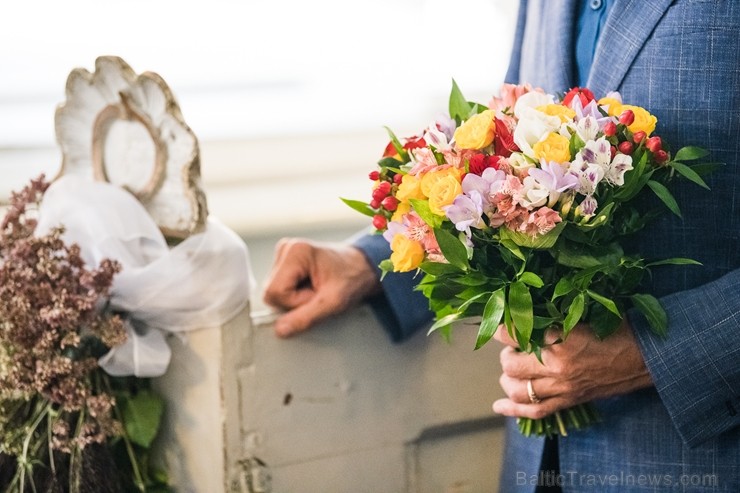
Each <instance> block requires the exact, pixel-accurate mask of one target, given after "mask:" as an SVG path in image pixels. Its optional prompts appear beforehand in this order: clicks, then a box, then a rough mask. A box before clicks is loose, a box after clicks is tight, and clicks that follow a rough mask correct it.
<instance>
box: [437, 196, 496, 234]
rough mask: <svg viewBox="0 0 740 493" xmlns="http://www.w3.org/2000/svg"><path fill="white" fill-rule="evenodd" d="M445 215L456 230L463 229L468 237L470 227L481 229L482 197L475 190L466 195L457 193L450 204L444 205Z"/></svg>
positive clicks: (483, 223)
mask: <svg viewBox="0 0 740 493" xmlns="http://www.w3.org/2000/svg"><path fill="white" fill-rule="evenodd" d="M445 213H446V214H447V217H448V218H449V219H450V221H452V222H453V223H454V224H455V228H456V229H457V230H458V231H464V232H465V234H466V235H467V236H468V237H470V235H471V233H470V228H471V227H472V228H476V229H481V228H484V227H485V225H486V224H485V222H483V218H482V215H483V198H482V196H481V194H480V193H479V192H478V191H477V190H471V191H470V193H469V194H468V195H458V196H457V197H456V198H455V200H454V201H453V202H452V204H451V205H448V206H446V207H445Z"/></svg>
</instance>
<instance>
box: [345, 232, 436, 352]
mask: <svg viewBox="0 0 740 493" xmlns="http://www.w3.org/2000/svg"><path fill="white" fill-rule="evenodd" d="M352 244H353V245H354V246H356V247H357V248H359V249H360V251H362V253H363V254H365V257H366V258H367V261H368V263H369V264H370V265H371V266H372V267H373V268H374V269H375V271H376V273H377V275H378V277H380V274H381V271H380V268H379V267H378V264H380V261H381V260H385V259H387V258H388V257H389V256H390V253H391V251H390V246H389V245H388V242H387V241H386V240H385V239H384V238H383V237H382V236H380V235H369V234H368V235H363V236H359V237H357V238H355V239H354V240H353V241H352ZM414 274H415V273H413V272H405V273H388V274H387V275H386V276H385V277H384V278H383V282H382V286H383V291H382V293H381V294H379V295H377V296H375V297H373V298H371V299H369V300H368V303H369V304H370V307H371V308H372V310H373V312H374V313H375V316H376V317H377V318H378V320H379V321H380V323H381V324H382V325H383V328H384V329H385V330H386V332H388V335H389V336H390V337H391V339H392V340H393V341H394V342H400V341H403V340H404V339H407V338H408V337H410V336H411V335H412V334H414V333H415V332H416V331H417V330H418V329H420V328H421V327H423V326H424V325H425V324H427V323H428V322H429V321H430V320H431V319H432V312H431V311H429V302H428V301H427V299H426V298H425V297H424V295H423V294H422V293H420V292H419V291H416V290H415V289H414V288H415V286H416V284H417V283H418V282H419V280H420V279H419V278H418V277H416V276H415V275H414Z"/></svg>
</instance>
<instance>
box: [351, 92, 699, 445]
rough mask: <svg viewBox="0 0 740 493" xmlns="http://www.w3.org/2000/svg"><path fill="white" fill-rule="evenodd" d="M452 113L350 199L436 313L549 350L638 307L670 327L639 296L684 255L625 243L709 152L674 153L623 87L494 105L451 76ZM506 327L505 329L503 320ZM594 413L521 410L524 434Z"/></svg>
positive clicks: (390, 262)
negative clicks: (639, 251) (368, 193)
mask: <svg viewBox="0 0 740 493" xmlns="http://www.w3.org/2000/svg"><path fill="white" fill-rule="evenodd" d="M449 115H450V116H449V117H444V118H440V119H438V120H437V121H435V122H432V123H431V124H430V125H429V126H428V127H427V128H426V129H425V130H424V131H423V132H422V133H421V134H420V135H418V136H413V137H409V138H407V139H404V142H401V141H400V140H399V139H398V138H397V137H396V136H395V135H394V134H393V132H390V131H389V133H390V136H391V142H390V143H389V145H388V147H387V148H386V150H385V153H384V155H383V158H382V159H381V160H380V161H379V163H378V166H379V168H378V169H377V170H375V171H373V172H371V173H370V178H371V179H372V180H374V182H375V185H374V188H373V191H372V200H371V201H370V202H369V203H365V202H362V201H356V200H345V202H346V203H347V204H348V205H349V206H351V207H353V208H354V209H356V210H358V211H359V212H362V213H364V214H367V215H369V216H371V217H372V218H373V225H374V226H375V228H376V229H377V230H378V232H380V233H382V234H383V236H384V237H385V238H386V239H387V240H388V242H389V243H390V246H391V251H392V253H391V256H390V259H387V260H385V261H383V262H382V263H381V266H380V267H381V269H382V270H383V271H384V272H387V271H396V272H406V271H414V270H418V271H421V272H423V278H422V279H421V282H420V283H419V286H418V289H420V290H421V291H422V292H423V293H424V295H425V296H426V297H427V298H429V302H430V307H431V309H432V310H433V311H434V313H435V315H436V322H435V323H434V325H432V327H431V329H430V332H432V331H434V330H437V329H439V330H441V331H443V332H444V333H445V334H449V331H450V330H451V326H452V324H453V323H454V322H456V321H459V320H463V319H471V318H473V319H476V320H479V321H480V325H479V329H478V336H477V341H476V349H478V348H480V347H481V346H483V345H484V344H485V343H486V342H488V341H489V340H490V339H491V337H492V336H493V334H494V332H495V331H496V330H497V329H498V330H507V331H508V332H509V334H510V335H511V337H512V338H514V339H515V340H516V341H517V342H518V343H519V346H520V349H521V350H522V351H527V352H531V353H534V354H535V355H537V357H538V358H540V352H541V350H542V348H543V347H545V345H546V344H545V331H546V330H547V329H558V330H559V331H560V333H561V334H562V335H561V338H560V339H559V340H558V341H557V343H561V342H563V341H565V339H566V338H567V336H568V333H569V332H570V331H571V330H572V329H573V327H574V326H575V325H576V324H577V323H579V322H584V323H587V324H589V326H590V327H591V328H592V329H593V331H594V333H595V334H596V336H597V337H599V338H605V337H607V336H608V335H609V334H611V333H612V332H614V331H615V330H616V329H617V328H618V327H619V325H620V322H621V321H622V316H623V315H622V314H623V313H624V312H625V311H626V310H627V309H629V308H632V307H634V308H636V309H637V310H639V311H640V312H642V313H643V314H644V315H645V317H646V318H647V320H648V322H649V323H650V326H651V327H652V329H653V330H654V331H655V332H656V333H658V334H665V332H666V329H667V325H668V322H667V317H666V314H665V311H664V310H663V309H662V307H661V305H660V303H659V302H658V300H657V299H655V298H654V297H653V296H651V295H650V294H647V293H640V292H639V289H640V285H641V282H642V280H643V278H644V276H646V275H648V274H649V270H650V268H652V267H656V266H659V265H664V264H696V262H695V261H693V260H690V259H683V258H672V259H650V260H648V259H643V258H640V257H639V255H633V254H628V253H625V251H624V249H623V246H622V243H623V240H624V239H626V238H628V237H629V236H630V235H633V234H635V233H636V232H638V231H640V230H641V229H642V228H644V227H645V225H646V224H647V223H648V222H649V221H650V220H652V219H654V218H655V217H656V216H657V215H658V214H659V213H660V212H662V211H657V210H654V209H650V208H648V207H649V206H648V202H647V201H646V200H645V196H646V195H647V194H650V193H652V194H654V195H655V196H657V198H658V199H660V201H661V202H662V204H664V205H665V206H666V207H667V208H668V209H669V210H670V211H671V212H673V213H674V214H677V215H679V216H680V209H679V206H678V204H677V203H676V201H675V199H674V198H673V196H672V194H671V192H670V191H669V186H670V182H671V181H672V180H673V179H675V178H684V179H688V180H690V181H692V182H694V183H696V184H697V185H699V186H701V187H703V188H707V185H706V184H705V183H704V181H703V180H702V178H701V176H700V175H701V174H702V173H703V172H705V171H707V170H708V169H709V168H708V167H706V166H703V165H694V166H689V165H687V164H685V163H686V162H691V161H695V160H696V159H699V158H702V157H704V156H706V154H707V153H706V152H705V151H704V150H702V149H700V148H697V147H685V148H683V149H681V150H679V151H678V152H676V153H675V155H673V156H671V154H670V153H669V152H668V150H667V149H665V148H664V146H663V143H662V141H661V139H660V137H658V136H656V135H653V132H654V130H655V127H656V123H657V119H656V118H655V116H653V115H651V114H650V113H649V112H648V111H647V110H646V109H644V108H640V107H637V106H633V105H629V104H625V103H624V102H623V101H622V100H621V96H620V95H619V94H618V93H611V94H608V95H606V97H603V98H601V99H598V100H597V99H596V98H595V97H594V95H593V94H592V93H591V92H590V91H589V90H588V89H581V88H575V89H572V90H571V91H569V92H568V93H567V94H566V95H565V96H564V97H563V98H562V99H559V98H556V97H555V96H554V95H550V94H546V93H544V92H543V91H541V90H538V89H533V88H532V87H530V86H528V85H522V86H513V85H508V84H505V85H504V87H503V89H502V93H501V96H500V97H495V98H493V100H492V101H491V102H490V104H489V105H488V106H483V105H481V104H478V103H471V102H468V101H467V100H466V99H465V98H464V97H463V95H462V93H461V92H460V90H459V89H458V87H457V85H456V84H454V82H453V89H452V93H451V95H450V103H449ZM500 326H501V328H499V327H500ZM595 419H596V416H595V414H594V412H593V409H591V407H590V406H588V405H580V406H576V407H575V408H571V409H568V410H566V411H564V412H562V413H556V414H555V415H553V416H550V417H548V418H545V419H543V420H531V419H521V420H520V429H521V431H522V433H524V434H527V435H529V434H532V433H534V434H537V435H542V434H546V435H551V434H557V433H560V434H563V435H565V434H567V429H568V428H569V427H575V428H580V427H582V426H585V425H587V424H589V423H590V422H592V421H594V420H595Z"/></svg>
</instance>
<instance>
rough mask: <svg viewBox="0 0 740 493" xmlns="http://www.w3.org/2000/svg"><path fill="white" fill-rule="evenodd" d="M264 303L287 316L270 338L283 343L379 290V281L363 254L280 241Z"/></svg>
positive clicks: (327, 245)
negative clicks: (272, 337)
mask: <svg viewBox="0 0 740 493" xmlns="http://www.w3.org/2000/svg"><path fill="white" fill-rule="evenodd" d="M275 250H276V251H275V262H274V264H273V267H272V272H271V274H270V276H269V278H268V281H267V287H266V289H265V294H264V300H265V302H266V303H267V304H269V305H272V306H274V307H277V308H282V309H284V310H287V313H285V314H284V315H282V316H280V317H279V318H278V319H277V321H276V322H275V326H274V327H275V333H276V334H277V335H278V336H280V337H288V336H291V335H293V334H296V333H298V332H302V331H304V330H306V329H308V328H309V327H311V326H312V325H313V324H314V323H316V322H317V321H319V320H321V319H323V318H326V317H328V316H330V315H333V314H336V313H339V312H341V311H343V310H345V309H347V308H349V307H350V306H352V305H354V304H357V303H359V302H360V301H361V300H362V299H363V298H365V297H367V296H368V295H370V294H373V293H374V292H377V291H379V290H380V281H379V280H378V278H377V276H376V275H375V272H374V271H373V269H372V267H371V266H370V264H368V262H367V260H366V259H365V256H364V255H363V254H362V252H361V251H360V250H359V249H357V248H355V247H353V246H350V245H346V244H341V243H316V242H311V241H308V240H302V239H296V238H289V239H282V240H280V241H279V242H278V244H277V246H276V248H275Z"/></svg>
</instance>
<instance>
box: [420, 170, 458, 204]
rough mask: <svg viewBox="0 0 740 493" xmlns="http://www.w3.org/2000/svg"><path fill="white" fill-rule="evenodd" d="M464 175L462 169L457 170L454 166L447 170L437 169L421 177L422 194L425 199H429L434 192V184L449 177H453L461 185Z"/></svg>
mask: <svg viewBox="0 0 740 493" xmlns="http://www.w3.org/2000/svg"><path fill="white" fill-rule="evenodd" d="M462 174H463V170H462V169H460V168H455V167H453V166H449V167H447V168H437V169H435V170H434V171H430V172H429V173H426V174H425V175H424V176H422V177H421V194H422V195H423V198H427V197H429V196H430V195H429V194H430V193H431V192H432V188H433V187H434V184H435V183H437V182H438V181H439V180H442V179H443V178H445V177H447V176H453V177H455V179H456V180H457V181H458V183H459V182H461V181H462Z"/></svg>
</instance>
